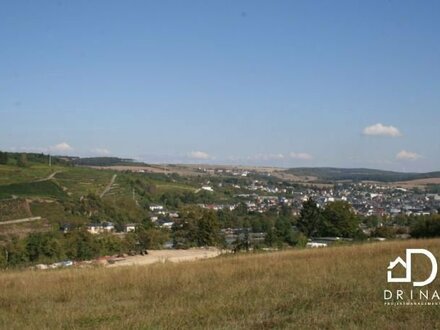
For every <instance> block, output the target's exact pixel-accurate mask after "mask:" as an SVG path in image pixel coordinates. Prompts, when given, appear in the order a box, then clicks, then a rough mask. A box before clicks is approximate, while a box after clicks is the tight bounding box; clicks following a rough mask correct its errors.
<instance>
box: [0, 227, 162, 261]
mask: <svg viewBox="0 0 440 330" xmlns="http://www.w3.org/2000/svg"><path fill="white" fill-rule="evenodd" d="M168 239H169V233H168V232H167V231H164V230H161V229H158V228H154V226H153V225H152V224H151V223H150V222H145V223H143V225H142V226H139V227H138V228H137V229H136V231H135V232H130V233H127V234H126V235H124V236H122V237H121V236H116V235H113V234H111V233H103V234H98V235H94V234H90V233H89V232H87V231H86V230H85V229H78V230H73V231H71V232H68V233H65V234H64V233H61V232H58V231H53V232H40V233H32V234H30V235H29V236H27V237H26V238H23V239H19V238H18V237H12V239H11V240H10V241H9V242H8V243H7V244H5V245H4V246H1V247H0V267H1V268H7V267H17V266H26V265H31V264H37V263H52V262H58V261H60V260H65V259H69V260H76V261H81V260H90V259H93V258H97V257H100V256H104V255H115V254H122V253H130V254H137V253H141V252H142V251H145V250H146V249H159V248H161V247H162V246H163V244H164V243H165V242H166V241H167V240H168Z"/></svg>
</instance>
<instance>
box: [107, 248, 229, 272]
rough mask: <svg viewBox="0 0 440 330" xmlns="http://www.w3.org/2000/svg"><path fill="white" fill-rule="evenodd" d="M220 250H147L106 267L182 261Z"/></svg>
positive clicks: (216, 254) (207, 256)
mask: <svg viewBox="0 0 440 330" xmlns="http://www.w3.org/2000/svg"><path fill="white" fill-rule="evenodd" d="M220 253H221V251H220V250H219V249H216V248H208V249H188V250H149V251H148V255H146V256H129V257H126V258H124V259H122V260H118V261H116V262H115V263H113V264H109V265H108V266H107V267H120V266H133V265H138V266H139V265H149V264H154V263H156V262H161V263H164V262H183V261H194V260H199V259H207V258H214V257H216V256H218V255H220Z"/></svg>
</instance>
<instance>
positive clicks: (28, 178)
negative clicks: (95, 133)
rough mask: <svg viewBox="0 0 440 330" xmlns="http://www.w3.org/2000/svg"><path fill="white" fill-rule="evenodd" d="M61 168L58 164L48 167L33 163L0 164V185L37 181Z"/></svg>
mask: <svg viewBox="0 0 440 330" xmlns="http://www.w3.org/2000/svg"><path fill="white" fill-rule="evenodd" d="M62 168H63V167H60V166H53V167H49V166H48V165H44V164H33V165H32V166H30V167H17V166H11V165H0V185H7V184H12V183H24V182H26V183H28V182H33V181H37V180H40V179H43V178H46V177H48V176H49V175H50V174H51V173H52V172H54V171H57V170H60V169H62Z"/></svg>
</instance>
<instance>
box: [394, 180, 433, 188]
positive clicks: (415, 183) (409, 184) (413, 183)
mask: <svg viewBox="0 0 440 330" xmlns="http://www.w3.org/2000/svg"><path fill="white" fill-rule="evenodd" d="M429 184H440V178H426V179H417V180H409V181H400V182H396V183H394V184H392V185H393V186H398V187H403V188H415V187H418V188H423V187H425V186H426V185H429Z"/></svg>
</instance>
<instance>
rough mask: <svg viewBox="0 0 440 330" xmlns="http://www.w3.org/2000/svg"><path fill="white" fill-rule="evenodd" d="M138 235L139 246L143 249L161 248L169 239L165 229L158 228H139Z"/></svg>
mask: <svg viewBox="0 0 440 330" xmlns="http://www.w3.org/2000/svg"><path fill="white" fill-rule="evenodd" d="M136 236H137V238H138V242H139V247H140V248H141V249H142V250H145V249H160V248H162V246H163V244H164V243H165V242H166V241H167V240H168V234H167V233H166V232H164V231H163V230H160V229H156V228H149V229H144V228H142V227H141V228H138V229H137V230H136Z"/></svg>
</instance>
